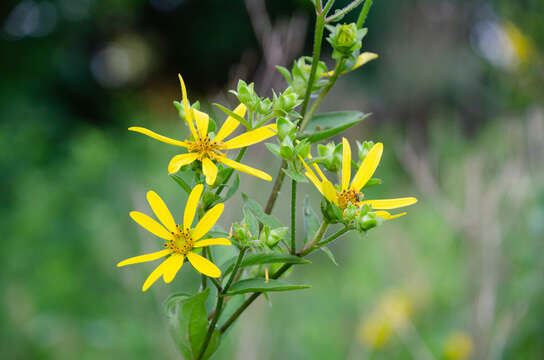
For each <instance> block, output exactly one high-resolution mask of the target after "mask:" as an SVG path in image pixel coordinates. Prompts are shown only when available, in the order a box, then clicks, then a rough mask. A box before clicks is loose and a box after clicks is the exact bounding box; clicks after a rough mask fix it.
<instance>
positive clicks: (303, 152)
mask: <svg viewBox="0 0 544 360" xmlns="http://www.w3.org/2000/svg"><path fill="white" fill-rule="evenodd" d="M310 149H311V144H310V143H309V142H308V141H306V140H302V141H300V142H299V143H298V144H297V146H295V153H296V155H297V156H298V155H300V156H301V157H302V158H303V159H305V158H307V157H308V155H309V154H310Z"/></svg>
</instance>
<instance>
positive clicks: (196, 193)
mask: <svg viewBox="0 0 544 360" xmlns="http://www.w3.org/2000/svg"><path fill="white" fill-rule="evenodd" d="M203 189H204V185H202V184H198V185H197V186H195V188H194V189H193V190H192V191H191V194H190V195H189V199H188V200H187V205H186V206H185V213H184V214H183V227H180V226H179V225H178V224H176V223H175V222H174V218H173V217H172V214H171V213H170V211H169V210H168V207H166V204H165V203H164V201H162V199H161V198H160V197H159V195H157V193H155V192H154V191H148V192H147V201H148V202H149V205H151V209H153V212H154V213H155V215H156V216H157V218H158V219H159V220H160V221H161V222H162V225H161V224H159V223H158V222H157V221H155V220H153V219H152V218H151V217H149V216H147V215H146V214H144V213H141V212H138V211H132V212H131V213H130V217H131V218H132V219H133V220H134V221H136V222H137V223H138V224H140V225H141V226H142V227H143V228H145V229H146V230H147V231H149V232H151V233H152V234H154V235H156V236H158V237H160V238H162V239H164V240H165V243H164V247H166V249H164V250H160V251H157V252H153V253H150V254H145V255H140V256H135V257H131V258H129V259H126V260H123V261H121V262H120V263H119V264H117V266H118V267H120V266H125V265H131V264H137V263H142V262H147V261H152V260H157V259H160V258H163V257H165V256H168V258H167V259H166V260H164V261H163V262H162V263H161V264H160V265H159V266H158V267H157V268H156V269H155V270H153V272H152V273H151V274H150V275H149V276H148V278H147V279H146V280H145V282H144V285H143V287H142V291H146V290H147V289H149V287H150V286H151V285H152V284H153V283H154V282H155V281H157V279H159V278H160V277H161V275H162V277H163V279H164V282H165V283H167V284H168V283H170V282H171V281H172V280H173V279H174V277H175V276H176V274H177V272H178V271H179V269H180V268H181V266H182V265H183V262H184V259H185V256H187V259H189V262H190V263H191V265H193V267H194V268H195V269H196V270H198V271H199V272H201V273H202V274H204V275H206V276H209V277H214V278H217V277H220V276H221V270H219V268H218V267H217V266H215V265H214V264H213V263H212V262H211V261H209V260H208V259H206V258H205V257H202V256H200V255H198V254H197V253H195V252H193V251H192V250H193V249H195V248H200V247H203V246H210V245H231V242H230V241H229V240H228V239H225V238H213V239H204V240H200V239H201V238H202V237H203V236H204V235H206V233H207V232H208V231H209V230H210V229H211V228H212V226H213V225H214V224H215V223H216V222H217V219H219V217H220V216H221V213H222V212H223V208H224V205H223V204H217V205H215V206H214V207H213V208H211V209H210V210H209V211H208V212H207V213H206V214H205V215H204V216H203V217H202V219H200V221H199V222H198V223H197V224H196V226H195V227H194V229H191V225H192V223H193V220H194V217H195V213H196V209H197V205H198V201H199V200H200V196H201V195H202V191H203ZM163 225H164V226H163Z"/></svg>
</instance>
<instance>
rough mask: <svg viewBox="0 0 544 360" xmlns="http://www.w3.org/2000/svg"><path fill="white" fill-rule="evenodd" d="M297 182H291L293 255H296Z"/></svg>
mask: <svg viewBox="0 0 544 360" xmlns="http://www.w3.org/2000/svg"><path fill="white" fill-rule="evenodd" d="M296 225H297V182H296V181H295V180H291V254H295V253H296V251H297V250H296V240H295V239H296Z"/></svg>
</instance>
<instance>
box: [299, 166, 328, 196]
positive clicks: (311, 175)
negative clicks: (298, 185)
mask: <svg viewBox="0 0 544 360" xmlns="http://www.w3.org/2000/svg"><path fill="white" fill-rule="evenodd" d="M304 175H306V177H307V178H308V180H310V181H311V182H312V184H314V186H315V188H316V189H317V190H319V192H320V193H321V195H323V196H325V193H324V192H323V186H322V183H321V182H320V181H319V179H318V178H317V177H316V176H315V174H314V173H313V172H308V171H306V172H305V173H304Z"/></svg>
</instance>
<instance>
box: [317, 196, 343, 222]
mask: <svg viewBox="0 0 544 360" xmlns="http://www.w3.org/2000/svg"><path fill="white" fill-rule="evenodd" d="M321 213H322V214H323V217H324V218H325V220H327V222H328V223H329V224H337V223H339V222H343V221H344V214H343V213H342V210H341V209H340V208H339V207H338V206H336V205H335V204H333V203H331V202H328V201H327V200H326V199H324V198H323V199H322V200H321Z"/></svg>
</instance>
